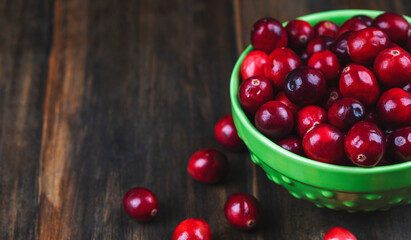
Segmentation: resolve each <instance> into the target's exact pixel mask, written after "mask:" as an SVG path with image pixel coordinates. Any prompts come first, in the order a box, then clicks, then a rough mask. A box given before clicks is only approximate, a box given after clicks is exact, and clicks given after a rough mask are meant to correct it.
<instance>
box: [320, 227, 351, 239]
mask: <svg viewBox="0 0 411 240" xmlns="http://www.w3.org/2000/svg"><path fill="white" fill-rule="evenodd" d="M324 240H357V238H356V237H355V236H354V234H352V233H351V232H350V231H348V230H347V229H345V228H342V227H333V228H331V229H330V230H328V232H327V233H326V234H325V236H324Z"/></svg>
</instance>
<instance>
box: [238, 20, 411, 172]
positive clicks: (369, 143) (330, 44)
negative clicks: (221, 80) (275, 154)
mask: <svg viewBox="0 0 411 240" xmlns="http://www.w3.org/2000/svg"><path fill="white" fill-rule="evenodd" d="M251 43H252V46H253V51H251V52H249V53H248V54H247V56H246V57H245V58H244V60H243V62H242V64H241V85H240V87H239V90H238V101H239V103H240V105H241V107H242V108H243V109H244V111H245V113H246V114H247V116H248V117H249V118H250V119H251V121H252V122H254V125H255V127H256V128H257V129H258V130H259V131H260V132H261V133H262V134H264V135H265V136H266V137H268V138H269V139H271V140H272V141H273V142H275V143H277V144H278V145H280V146H281V147H283V148H285V149H287V150H289V151H291V152H293V153H295V154H298V155H301V156H306V157H308V158H310V159H313V160H316V161H319V162H324V163H329V164H335V165H347V166H351V165H352V166H360V167H374V166H383V165H391V164H395V163H399V162H406V161H411V54H410V51H411V34H410V25H409V23H408V22H407V20H406V19H405V18H404V17H403V16H401V15H398V14H395V13H383V14H381V15H379V16H377V17H376V18H375V19H372V18H370V17H368V16H365V15H358V16H354V17H352V18H350V19H348V20H347V21H345V22H344V23H343V24H342V25H341V26H338V25H337V24H335V23H334V22H332V21H321V22H319V23H317V24H316V25H315V26H311V25H310V24H309V23H308V22H306V21H304V20H292V21H290V22H288V23H287V25H286V26H285V27H283V26H282V24H281V23H280V22H278V21H277V20H275V19H272V18H264V19H261V20H259V21H257V22H256V23H255V24H254V26H253V28H252V30H251Z"/></svg>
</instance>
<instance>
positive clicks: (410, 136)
mask: <svg viewBox="0 0 411 240" xmlns="http://www.w3.org/2000/svg"><path fill="white" fill-rule="evenodd" d="M391 139H392V142H391V144H390V146H391V148H392V150H391V151H392V152H393V153H394V155H395V157H396V158H397V159H398V160H400V161H402V162H408V161H411V127H403V128H399V129H397V130H395V132H394V133H393V135H392V138H391Z"/></svg>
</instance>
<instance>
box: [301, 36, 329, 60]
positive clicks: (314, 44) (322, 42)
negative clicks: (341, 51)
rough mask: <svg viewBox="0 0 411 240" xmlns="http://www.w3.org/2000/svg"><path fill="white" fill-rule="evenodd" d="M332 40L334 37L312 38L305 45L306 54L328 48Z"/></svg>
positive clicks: (309, 54)
mask: <svg viewBox="0 0 411 240" xmlns="http://www.w3.org/2000/svg"><path fill="white" fill-rule="evenodd" d="M333 42H334V39H333V38H332V37H329V36H318V37H315V38H313V39H312V40H311V41H310V42H309V43H308V45H307V49H306V51H307V54H308V56H311V55H313V54H314V53H316V52H319V51H322V50H330V49H331V46H332V44H333Z"/></svg>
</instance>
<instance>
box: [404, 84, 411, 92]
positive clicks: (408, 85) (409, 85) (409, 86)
mask: <svg viewBox="0 0 411 240" xmlns="http://www.w3.org/2000/svg"><path fill="white" fill-rule="evenodd" d="M402 89H404V90H405V91H407V92H409V93H411V83H408V84H407V85H405V86H404V87H403V88H402Z"/></svg>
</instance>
